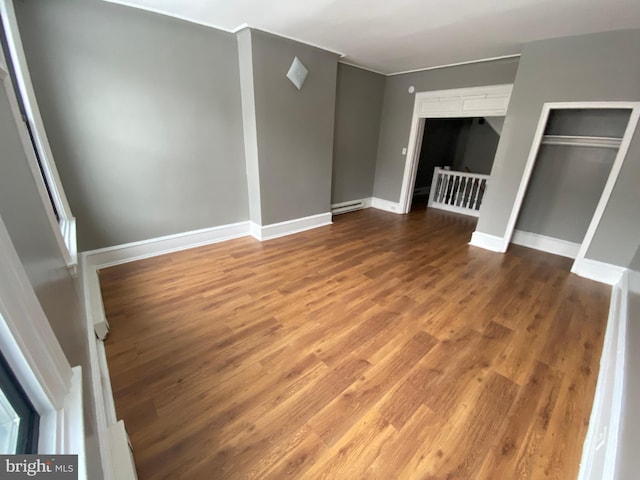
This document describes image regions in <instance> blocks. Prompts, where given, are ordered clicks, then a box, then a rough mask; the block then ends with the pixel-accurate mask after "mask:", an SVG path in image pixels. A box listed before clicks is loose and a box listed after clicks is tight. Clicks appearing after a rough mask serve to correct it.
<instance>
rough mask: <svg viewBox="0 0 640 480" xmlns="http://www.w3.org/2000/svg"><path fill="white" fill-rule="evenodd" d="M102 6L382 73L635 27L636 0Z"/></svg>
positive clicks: (238, 0)
mask: <svg viewBox="0 0 640 480" xmlns="http://www.w3.org/2000/svg"><path fill="white" fill-rule="evenodd" d="M107 1H111V2H112V3H120V4H123V5H129V6H133V7H138V8H142V9H145V10H151V11H155V12H159V13H164V14H167V15H171V16H175V17H178V18H182V19H185V20H191V21H194V22H196V23H201V24H204V25H209V26H212V27H216V28H220V29H223V30H227V31H235V30H237V29H238V28H240V27H242V26H246V25H250V26H251V27H255V28H259V29H262V30H266V31H269V32H273V33H277V34H279V35H283V36H286V37H291V38H295V39H297V40H300V41H303V42H305V43H309V44H312V45H317V46H321V47H323V48H326V49H327V50H332V51H335V52H338V53H341V54H343V55H345V58H343V61H345V62H346V63H352V64H355V65H360V66H363V67H365V68H368V69H371V70H374V71H378V72H381V73H386V74H389V73H398V72H403V71H408V70H416V69H423V68H428V67H435V66H441V65H449V64H453V63H460V62H468V61H473V60H479V59H486V58H493V57H500V56H507V55H515V54H518V53H520V50H521V47H522V45H523V44H524V43H527V42H530V41H532V40H539V39H543V38H553V37H563V36H569V35H578V34H582V33H592V32H601V31H606V30H618V29H624V28H640V0H270V1H268V0H124V1H120V0H107ZM639 47H640V45H639ZM639 50H640V48H639Z"/></svg>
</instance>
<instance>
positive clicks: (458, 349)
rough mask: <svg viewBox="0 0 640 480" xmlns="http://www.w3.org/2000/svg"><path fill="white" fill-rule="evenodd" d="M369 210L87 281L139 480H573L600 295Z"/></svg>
mask: <svg viewBox="0 0 640 480" xmlns="http://www.w3.org/2000/svg"><path fill="white" fill-rule="evenodd" d="M474 225H475V220H473V219H469V218H467V217H462V216H458V215H455V214H448V213H445V212H440V211H437V210H427V211H426V212H425V211H424V210H423V211H415V212H412V213H411V214H409V215H406V216H400V215H395V214H391V213H386V212H381V211H376V210H373V209H369V210H365V211H359V212H354V213H350V214H345V215H341V216H337V217H335V218H334V224H333V225H331V226H328V227H322V228H319V229H315V230H312V231H308V232H304V233H301V234H297V235H293V236H288V237H284V238H280V239H276V240H271V241H268V242H265V243H260V242H258V241H256V240H254V239H251V238H242V239H237V240H232V241H229V242H225V243H221V244H216V245H210V246H205V247H201V248H197V249H192V250H188V251H183V252H178V253H173V254H170V255H164V256H161V257H155V258H152V259H147V260H142V261H138V262H134V263H130V264H125V265H120V266H116V267H111V268H108V269H106V270H103V271H101V272H100V280H101V285H102V292H103V298H104V305H105V309H106V312H107V316H108V319H109V322H110V324H111V333H110V334H109V337H108V339H107V341H106V351H107V356H108V362H109V368H110V372H111V381H112V386H113V392H114V397H115V402H116V409H117V414H118V417H119V418H122V419H124V420H125V423H126V426H127V429H128V431H129V434H130V437H131V441H132V444H133V448H134V455H135V460H136V465H137V469H138V473H139V477H140V478H141V479H161V478H167V479H196V480H198V479H241V478H242V479H244V478H258V479H266V478H268V479H286V478H304V479H316V478H326V479H348V480H351V479H360V478H369V479H385V480H388V479H516V478H517V479H526V478H530V479H543V478H554V479H563V480H566V479H573V478H576V476H577V472H578V466H579V461H580V455H581V451H582V444H583V441H584V436H585V432H586V429H587V425H588V419H589V414H590V411H591V404H592V400H593V393H594V389H595V384H596V377H597V374H598V366H599V359H600V354H601V349H602V341H603V332H604V329H605V322H606V318H607V312H608V300H609V295H610V289H609V287H606V286H604V285H600V284H597V283H595V282H591V281H589V280H585V279H581V278H578V277H576V276H574V275H572V274H570V273H569V268H570V265H571V262H570V260H568V259H565V258H561V257H556V256H553V255H547V254H543V253H541V252H537V251H534V250H529V249H526V248H522V247H516V246H514V247H512V248H511V249H510V251H509V252H508V253H507V254H506V255H501V254H496V253H491V252H487V251H484V250H481V249H478V248H475V247H470V246H468V245H467V242H468V240H469V238H470V236H471V233H472V231H473V229H474Z"/></svg>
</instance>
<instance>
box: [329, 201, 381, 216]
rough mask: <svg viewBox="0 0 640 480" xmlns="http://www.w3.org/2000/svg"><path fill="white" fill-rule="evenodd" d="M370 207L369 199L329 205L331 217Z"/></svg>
mask: <svg viewBox="0 0 640 480" xmlns="http://www.w3.org/2000/svg"><path fill="white" fill-rule="evenodd" d="M370 207H371V197H368V198H359V199H357V200H351V201H348V202H340V203H333V204H331V213H332V214H333V215H339V214H341V213H347V212H355V211H356V210H362V209H365V208H370Z"/></svg>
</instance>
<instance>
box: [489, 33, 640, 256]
mask: <svg viewBox="0 0 640 480" xmlns="http://www.w3.org/2000/svg"><path fill="white" fill-rule="evenodd" d="M639 44H640V31H639V30H631V31H617V32H606V33H601V34H594V35H585V36H579V37H570V38H563V39H553V40H544V41H540V42H533V43H530V44H527V45H526V46H525V47H524V49H523V53H522V57H521V58H520V65H519V67H518V73H517V75H516V80H515V83H514V89H513V93H512V96H511V102H510V104H509V111H508V112H507V117H506V119H505V123H504V129H503V131H502V136H501V137H500V143H499V145H498V151H497V153H496V159H495V162H494V165H493V170H492V173H491V183H492V185H494V186H495V185H499V188H490V189H488V190H487V196H486V198H485V201H484V202H483V205H482V209H481V213H480V219H479V222H478V226H477V230H478V231H480V232H484V233H487V234H491V235H496V236H500V237H501V236H503V235H504V233H505V230H506V226H507V222H508V219H509V215H510V213H511V208H512V206H513V203H514V200H515V196H516V192H517V190H518V186H519V184H520V179H521V177H522V174H523V171H524V166H525V163H526V160H527V156H528V154H529V150H530V148H531V144H532V141H533V136H534V134H535V130H536V126H537V123H538V119H539V117H540V112H541V110H542V105H543V103H545V102H554V101H557V102H559V101H563V102H570V101H607V100H609V101H611V100H635V101H637V100H640V57H638V55H637V48H638V45H639ZM639 137H640V136H638V135H636V136H635V137H634V140H633V142H632V145H631V148H630V150H629V154H628V156H627V161H626V162H625V165H624V166H623V168H622V171H621V174H620V177H619V179H618V181H617V183H616V185H615V188H614V191H613V194H612V196H611V199H610V202H609V205H608V207H607V209H606V210H605V214H604V216H603V219H602V221H601V223H600V226H599V228H598V231H597V232H596V235H595V237H594V239H593V242H592V244H591V248H590V249H589V251H588V252H587V257H588V258H592V259H594V260H599V261H602V262H607V263H612V264H616V265H622V266H625V265H628V264H629V261H630V259H631V258H632V257H633V255H634V253H635V250H636V247H637V244H636V243H635V242H636V241H637V238H638V237H639V236H640V222H632V221H629V219H632V218H635V216H636V212H635V210H636V209H637V205H638V204H639V202H640V190H639V189H638V188H637V185H636V179H637V178H640V138H639Z"/></svg>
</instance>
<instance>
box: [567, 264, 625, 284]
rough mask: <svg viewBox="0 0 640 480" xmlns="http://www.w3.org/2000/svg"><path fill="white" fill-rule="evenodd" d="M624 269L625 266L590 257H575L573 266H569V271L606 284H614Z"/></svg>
mask: <svg viewBox="0 0 640 480" xmlns="http://www.w3.org/2000/svg"><path fill="white" fill-rule="evenodd" d="M625 271H626V268H624V267H620V266H618V265H612V264H610V263H604V262H599V261H597V260H591V259H590V258H582V259H577V260H576V261H575V262H574V264H573V267H571V272H573V273H575V274H576V275H579V276H580V277H584V278H588V279H590V280H595V281H596V282H600V283H606V284H607V285H616V284H617V283H618V282H619V281H620V279H621V278H622V274H623V273H624V272H625Z"/></svg>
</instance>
